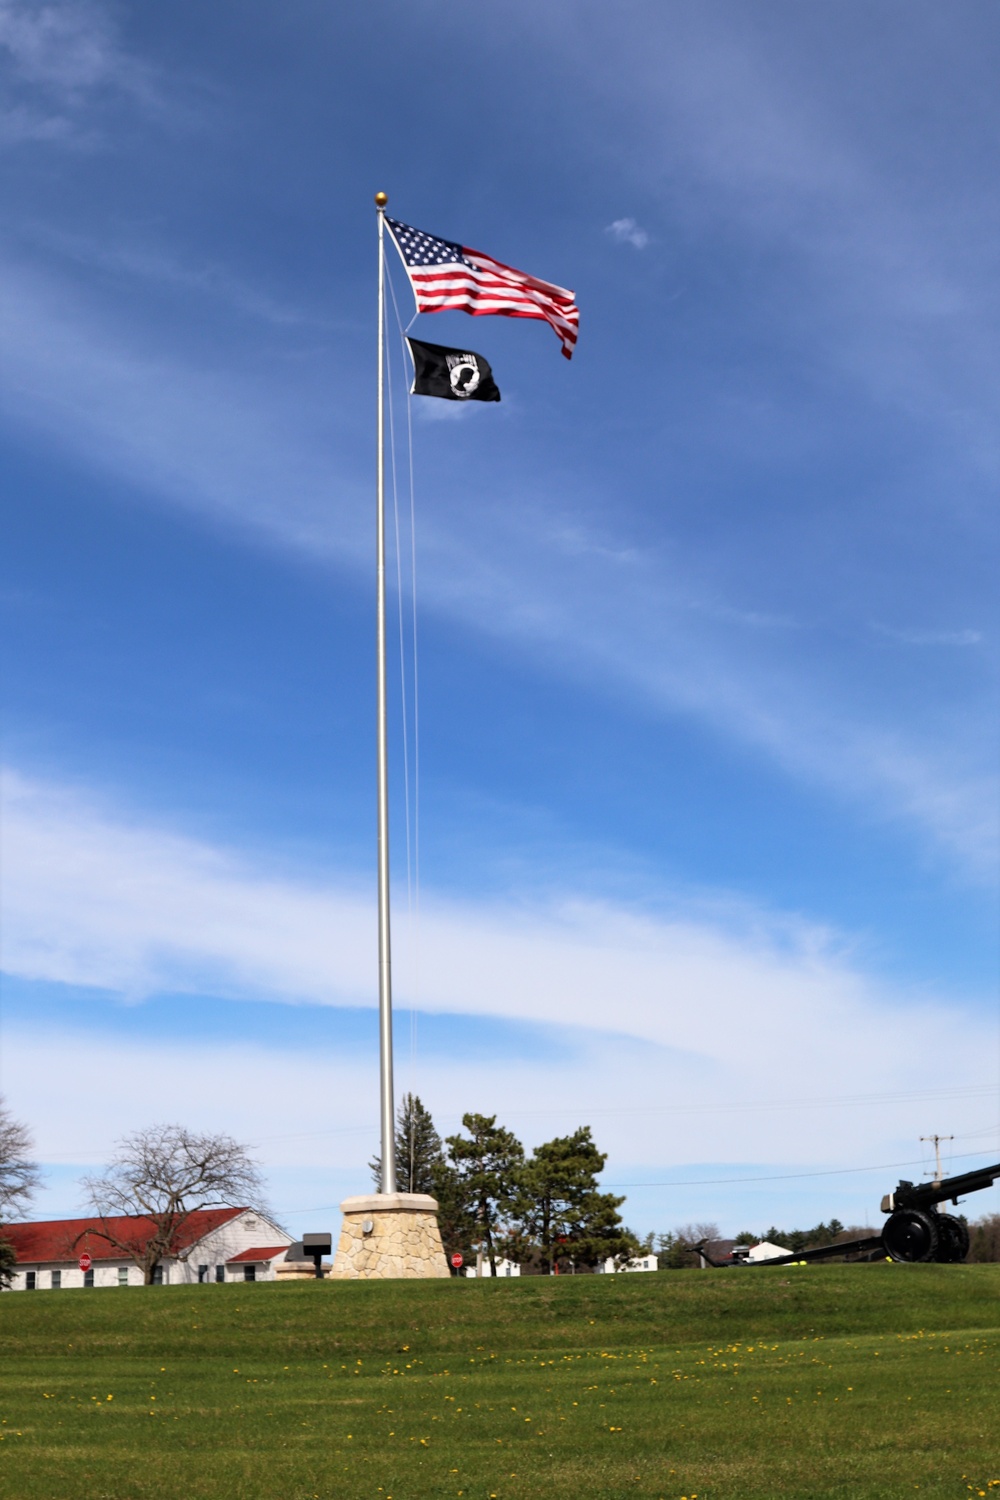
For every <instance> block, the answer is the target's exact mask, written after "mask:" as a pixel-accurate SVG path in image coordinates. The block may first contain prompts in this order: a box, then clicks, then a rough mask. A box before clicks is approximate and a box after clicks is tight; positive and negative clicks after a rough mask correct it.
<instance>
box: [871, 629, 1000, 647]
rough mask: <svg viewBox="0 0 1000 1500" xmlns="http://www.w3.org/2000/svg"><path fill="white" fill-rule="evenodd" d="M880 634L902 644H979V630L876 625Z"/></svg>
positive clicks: (980, 632) (981, 634) (981, 636)
mask: <svg viewBox="0 0 1000 1500" xmlns="http://www.w3.org/2000/svg"><path fill="white" fill-rule="evenodd" d="M874 628H875V629H876V630H877V631H879V633H880V634H881V635H887V636H889V638H890V639H891V640H894V641H898V642H899V643H900V645H903V646H979V645H982V642H983V632H982V631H981V630H922V629H920V628H919V627H917V626H899V625H876V626H875V627H874Z"/></svg>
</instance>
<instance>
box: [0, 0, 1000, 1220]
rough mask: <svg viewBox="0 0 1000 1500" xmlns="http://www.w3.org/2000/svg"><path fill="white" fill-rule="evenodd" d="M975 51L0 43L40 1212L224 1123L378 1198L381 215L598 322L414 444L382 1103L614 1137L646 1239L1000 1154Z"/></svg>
mask: <svg viewBox="0 0 1000 1500" xmlns="http://www.w3.org/2000/svg"><path fill="white" fill-rule="evenodd" d="M998 53H1000V21H998V18H997V14H996V10H995V7H994V6H993V5H992V4H989V3H987V0H968V3H966V4H964V5H963V6H961V7H960V8H958V9H955V8H951V9H948V10H943V9H942V8H941V7H940V6H938V5H936V4H932V3H921V0H907V3H906V4H903V3H901V0H900V3H889V0H879V3H877V4H874V5H872V4H870V3H869V4H865V5H861V4H853V3H849V0H844V3H842V4H840V5H838V6H837V7H827V8H819V7H803V6H800V5H795V4H791V3H782V0H761V3H759V4H757V5H755V6H753V7H747V6H745V5H743V4H740V3H738V0H728V3H717V0H700V3H698V4H693V3H686V0H685V3H680V0H668V3H662V0H660V3H656V4H652V3H650V4H643V3H626V4H623V5H619V6H616V7H615V8H614V10H613V11H609V10H608V9H607V7H602V6H598V5H592V4H587V3H569V0H567V3H562V4H560V3H552V4H549V5H547V6H546V7H544V8H539V7H536V6H528V5H522V4H520V3H510V4H508V5H506V6H505V7H503V9H502V11H501V12H500V13H497V12H496V11H493V12H491V13H489V14H486V13H485V12H483V11H482V10H481V9H480V8H478V7H475V6H467V7H455V6H453V5H445V4H443V3H438V0H417V3H413V0H409V3H407V4H402V3H400V4H392V3H383V0H375V3H372V4H369V5H367V6H364V7H354V8H348V7H336V8H331V7H329V6H326V5H321V4H318V3H304V0H290V3H285V4H283V5H281V6H280V7H279V6H277V5H273V4H272V5H266V4H254V3H248V0H241V3H240V4H239V5H237V4H234V3H225V0H223V3H219V4H216V5H214V6H212V7H210V8H209V10H208V11H206V8H205V7H204V6H196V5H194V4H190V3H184V0H179V3H176V4H174V5H172V6H170V7H169V9H163V8H156V7H149V6H139V5H134V4H117V5H105V4H102V3H98V0H94V3H74V0H67V3H62V0H52V3H47V4H45V5H40V4H31V3H27V0H0V69H2V74H3V77H2V85H3V91H2V99H3V103H2V107H0V170H2V172H3V201H4V204H5V207H6V214H5V222H4V227H3V229H2V231H0V298H2V317H3V345H2V348H3V352H2V356H0V401H2V406H0V445H2V475H3V488H2V536H3V546H2V549H0V652H2V662H0V667H2V683H0V692H2V746H0V749H2V759H3V763H4V766H5V772H4V778H5V779H4V783H3V788H4V789H3V805H2V840H3V848H2V901H3V909H2V928H3V948H2V954H0V963H2V969H3V989H2V994H0V1006H2V1013H0V1087H2V1089H3V1091H4V1092H5V1093H6V1095H7V1097H8V1099H9V1101H10V1103H11V1105H12V1106H13V1107H14V1108H15V1110H16V1111H17V1113H18V1114H19V1115H21V1116H22V1117H23V1118H25V1119H26V1120H28V1121H30V1123H31V1124H32V1127H33V1128H34V1130H35V1132H36V1135H37V1138H38V1144H39V1152H40V1155H41V1156H42V1157H43V1159H44V1161H45V1162H46V1164H47V1169H48V1174H49V1175H48V1178H47V1183H48V1186H47V1188H46V1191H45V1194H44V1195H43V1197H42V1198H41V1199H40V1200H39V1205H38V1208H39V1211H43V1212H46V1213H48V1212H51V1213H61V1212H70V1211H72V1210H74V1209H75V1208H76V1207H77V1206H78V1204H79V1201H80V1200H79V1192H78V1189H77V1186H76V1183H77V1178H78V1177H79V1175H80V1174H81V1173H82V1172H83V1171H85V1170H88V1169H90V1168H92V1167H93V1166H94V1165H97V1164H99V1163H100V1162H101V1161H103V1160H105V1159H106V1158H107V1155H108V1153H109V1151H110V1149H111V1146H112V1143H113V1141H114V1140H115V1138H116V1137H117V1136H119V1135H121V1134H122V1133H123V1132H124V1131H126V1130H128V1129H131V1128H135V1127H138V1126H140V1125H146V1124H150V1123H153V1122H154V1121H156V1120H159V1119H163V1120H170V1119H182V1120H184V1121H186V1122H189V1123H191V1124H193V1125H198V1126H204V1127H206V1128H224V1129H229V1130H230V1131H231V1132H232V1133H234V1134H236V1135H237V1136H239V1137H240V1138H241V1139H245V1140H247V1141H252V1142H253V1143H254V1144H255V1145H256V1146H257V1148H258V1149H259V1151H260V1154H261V1157H262V1159H263V1160H264V1162H265V1165H266V1169H267V1172H268V1176H269V1180H270V1184H271V1194H272V1199H273V1202H274V1205H275V1207H276V1209H277V1210H278V1211H279V1214H280V1215H281V1216H282V1217H283V1218H284V1219H285V1220H286V1221H287V1222H288V1224H289V1225H290V1226H291V1227H293V1228H296V1229H300V1230H301V1229H303V1228H308V1227H309V1224H310V1223H311V1222H312V1217H315V1215H316V1213H317V1212H318V1213H319V1214H320V1217H321V1218H322V1217H323V1215H324V1214H325V1215H326V1216H327V1218H328V1219H330V1220H331V1221H332V1222H335V1217H336V1215H335V1211H334V1210H333V1209H331V1208H330V1205H335V1204H336V1203H337V1202H338V1201H339V1198H340V1197H341V1196H343V1195H344V1194H345V1193H347V1192H350V1191H358V1190H361V1189H363V1188H364V1187H365V1186H366V1183H367V1172H366V1167H365V1163H366V1162H367V1160H368V1158H369V1156H370V1155H371V1154H372V1152H373V1150H374V1148H375V1144H376V1121H377V1097H376V1090H377V1056H376V1050H375V1049H376V1030H375V1020H374V1010H373V1006H374V1003H375V965H374V947H373V945H374V915H373V913H374V888H373V879H374V873H373V872H374V859H373V855H374V840H373V820H374V800H373V713H374V701H373V700H374V683H373V673H372V667H373V638H372V624H373V578H372V556H373V457H374V454H373V449H374V432H373V417H374V392H373V382H374V355H375V346H374V310H375V303H374V295H375V293H374V278H375V248H374V228H375V226H374V212H373V206H372V195H373V193H374V192H375V190H376V189H379V188H384V189H385V190H386V191H387V192H388V193H389V195H390V211H391V212H393V213H394V214H395V215H397V216H398V217H399V218H401V219H402V220H404V221H405V222H408V223H412V224H415V225H417V226H418V227H420V228H422V229H426V230H429V231H430V232H432V233H436V234H440V235H443V236H445V237H448V238H455V239H458V240H460V241H462V242H464V243H466V244H470V245H473V246H475V247H476V248H477V249H480V250H484V251H486V252H487V253H490V254H493V255H495V256H496V257H497V258H499V259H501V260H504V261H507V262H508V263H511V264H514V265H517V266H520V267H522V268H523V269H525V270H528V271H531V272H533V273H534V274H536V275H539V276H542V277H545V278H548V279H551V280H553V281H556V282H557V283H559V284H561V285H563V286H570V287H573V288H574V289H575V291H576V293H577V296H578V300H579V304H580V308H581V334H580V343H579V346H578V350H577V354H576V356H575V357H574V359H573V361H572V362H571V363H567V362H566V361H565V360H563V359H562V358H561V357H560V354H559V347H558V343H557V341H556V339H555V338H554V336H553V334H552V332H551V331H550V330H549V329H548V328H546V327H545V325H544V324H532V323H523V322H514V321H508V320H505V319H499V318H496V319H493V318H490V319H478V320H476V321H475V322H473V321H472V320H470V319H468V318H465V317H463V316H462V315H460V314H458V313H446V314H441V315H437V316H434V317H422V318H420V319H418V321H417V323H416V325H415V329H414V331H415V332H417V333H418V334H422V335H423V336H424V337H426V338H429V339H431V340H433V341H435V342H440V343H456V344H462V345H470V346H471V347H472V348H474V349H477V350H479V351H481V352H482V353H483V354H485V355H486V356H487V358H488V359H489V360H490V362H491V364H492V365H493V369H494V373H495V375H496V378H497V381H498V383H499V385H500V388H501V390H502V392H503V401H502V403H501V404H500V405H499V406H485V405H484V406H481V407H480V406H471V407H464V406H462V407H457V408H456V407H452V406H450V405H446V404H445V403H439V402H433V401H428V400H420V399H415V400H414V402H413V409H412V413H411V417H412V427H413V450H414V481H415V485H414V488H415V516H416V559H417V566H416V579H417V613H418V620H419V682H420V693H419V719H420V736H419V753H420V799H419V815H420V875H421V878H420V899H419V907H418V906H417V903H415V901H414V900H413V893H412V882H411V887H410V890H409V891H408V888H407V879H406V859H405V847H406V829H405V819H404V817H403V808H404V779H403V769H402V761H403V757H402V711H401V709H400V708H398V707H396V706H394V709H393V713H394V722H393V756H394V784H393V796H394V812H395V825H394V849H395V853H396V866H395V868H396V876H397V882H396V892H395V901H396V906H395V910H396V960H397V963H396V985H397V997H398V1004H399V1015H398V1022H397V1037H398V1048H397V1081H398V1083H399V1085H400V1087H401V1088H413V1089H415V1090H416V1091H417V1092H419V1093H420V1094H421V1095H422V1097H424V1099H425V1101H426V1102H427V1103H428V1104H429V1105H430V1106H431V1108H432V1110H433V1111H434V1113H435V1116H436V1118H437V1119H438V1120H439V1122H440V1123H441V1125H442V1126H443V1127H445V1128H447V1129H453V1128H454V1127H455V1126H456V1125H457V1121H458V1119H459V1117H460V1116H461V1114H462V1112H463V1111H464V1110H466V1109H482V1110H486V1111H488V1112H493V1111H496V1112H497V1113H498V1114H499V1115H500V1116H501V1117H502V1118H503V1119H504V1120H505V1121H506V1122H507V1123H509V1124H510V1125H511V1126H512V1127H513V1128H515V1129H516V1130H518V1131H519V1132H520V1133H521V1135H522V1136H523V1138H524V1139H525V1141H526V1142H527V1143H528V1144H529V1145H530V1144H533V1143H534V1142H536V1141H538V1140H540V1139H544V1138H546V1137H547V1136H548V1135H551V1134H554V1133H556V1132H557V1131H558V1132H562V1131H564V1130H570V1129H573V1128H575V1126H576V1125H578V1124H580V1123H582V1122H586V1123H590V1124H592V1125H593V1128H594V1131H595V1135H596V1137H597V1139H598V1142H599V1143H600V1144H601V1145H602V1147H603V1149H605V1150H607V1151H608V1153H609V1161H608V1168H607V1172H606V1176H607V1178H608V1181H609V1182H614V1183H621V1184H628V1185H629V1187H628V1189H627V1191H628V1204H627V1208H626V1216H627V1218H628V1221H629V1222H630V1223H632V1224H633V1225H634V1226H635V1227H636V1228H637V1229H640V1230H643V1231H645V1230H647V1229H666V1228H669V1227H671V1226H673V1225H675V1224H678V1223H683V1222H685V1221H688V1220H691V1219H698V1220H714V1221H716V1222H718V1223H719V1224H720V1226H722V1227H723V1228H726V1229H729V1230H733V1231H735V1230H736V1229H739V1228H741V1227H757V1228H762V1227H764V1226H766V1225H767V1224H768V1223H770V1222H772V1221H774V1220H778V1221H779V1222H781V1221H785V1222H790V1221H795V1222H799V1223H804V1222H807V1221H808V1222H814V1221H815V1220H816V1219H817V1218H819V1217H827V1216H829V1214H831V1213H837V1214H838V1215H839V1217H841V1218H842V1219H845V1220H852V1221H856V1222H864V1219H865V1215H866V1214H871V1213H872V1211H873V1210H874V1209H875V1208H876V1207H877V1201H878V1198H879V1197H880V1195H881V1193H882V1191H884V1189H885V1187H886V1186H887V1185H890V1182H889V1180H890V1179H892V1178H893V1170H890V1164H894V1163H897V1162H912V1163H914V1166H913V1167H912V1169H910V1168H907V1171H908V1172H910V1175H913V1173H919V1172H920V1170H921V1159H922V1155H923V1153H924V1152H925V1149H926V1148H925V1147H922V1146H921V1143H920V1139H919V1138H920V1136H921V1135H927V1134H930V1133H931V1132H933V1131H938V1132H940V1133H943V1134H949V1135H954V1136H955V1138H956V1139H955V1141H954V1143H953V1145H952V1146H951V1147H950V1148H949V1149H950V1150H951V1151H952V1152H953V1153H954V1154H955V1161H956V1166H958V1165H959V1164H960V1163H962V1164H964V1163H965V1162H972V1161H975V1160H981V1159H983V1157H984V1156H986V1157H989V1158H990V1159H995V1158H996V1157H997V1155H998V1153H1000V1123H998V1117H1000V1014H998V997H997V985H998V959H1000V932H998V910H1000V908H998V880H997V875H998V830H1000V803H998V782H997V765H998V749H1000V744H998V741H1000V713H998V694H997V628H998V620H997V605H996V587H995V578H996V566H997V525H996V495H997V477H998V467H1000V463H998V460H1000V452H998V443H997V432H998V430H1000V427H998V423H997V404H998V403H997V394H998V373H1000V372H998V366H997V354H996V351H997V348H998V337H997V335H998V332H1000V328H998V323H1000V317H998V291H997V287H998V285H1000V280H998V276H997V269H998V268H997V250H996V245H997V227H998V226H997V222H996V221H997V215H998V210H997V199H996V193H995V182H996V173H997V166H998V162H997V157H998V154H1000V152H998V139H1000V137H998V124H1000V106H998V104H997V101H996V89H995V79H996V73H997V65H998V62H1000V57H998ZM391 269H392V274H393V280H394V285H395V289H396V292H397V296H398V298H399V302H400V305H401V307H402V308H403V316H404V319H408V318H409V316H410V313H411V310H412V304H411V302H410V300H409V293H408V291H407V289H406V286H405V281H404V278H403V276H402V274H401V273H400V271H399V268H398V267H397V266H393V267H392V268H391ZM398 349H399V346H398V338H397V337H396V336H395V334H394V336H393V341H392V351H391V352H392V356H393V359H394V366H393V370H394V384H393V390H394V417H395V425H396V433H397V439H398V442H397V460H398V475H399V481H400V486H399V487H400V495H399V499H400V504H401V507H402V526H401V537H402V543H403V554H404V556H403V559H402V571H403V576H404V580H405V579H407V578H408V568H409V553H408V546H409V540H410V532H409V524H408V506H409V494H408V479H407V477H406V464H407V447H406V441H405V435H406V410H405V407H406V400H405V391H404V385H403V382H402V368H401V362H400V360H399V353H398ZM392 566H393V568H394V567H395V560H394V559H393V562H392ZM411 604H412V599H411V596H410V591H409V584H408V582H407V583H406V584H405V587H404V599H403V610H404V618H406V619H407V620H408V619H409V617H410V608H411ZM394 628H395V627H394ZM409 651H410V641H409V637H408V636H407V638H406V653H407V657H408V658H409ZM411 665H412V663H411ZM393 673H394V681H395V683H396V687H395V688H394V693H395V698H394V705H396V704H398V702H399V687H398V683H399V661H398V650H395V649H394V655H393ZM409 707H410V710H411V722H410V739H409V742H408V750H409V751H410V753H411V770H412V751H413V738H412V731H413V725H412V696H411V698H410V703H409ZM411 845H412V837H411ZM848 1169H849V1170H848ZM862 1169H863V1170H862ZM869 1169H871V1170H869ZM810 1173H812V1174H828V1175H814V1176H810V1175H806V1174H810ZM904 1175H906V1174H905V1173H904ZM768 1179H771V1180H768ZM641 1184H648V1186H641ZM659 1184H663V1185H662V1186H660V1185H659ZM633 1185H634V1186H633ZM996 1201H997V1195H996V1190H993V1192H992V1194H989V1195H983V1197H982V1198H981V1199H980V1200H979V1201H978V1202H977V1205H976V1206H977V1207H979V1206H980V1205H981V1206H983V1207H984V1208H989V1207H991V1206H993V1205H994V1204H995V1203H996ZM310 1216H312V1217H310ZM307 1220H308V1222H307ZM318 1227H322V1226H318Z"/></svg>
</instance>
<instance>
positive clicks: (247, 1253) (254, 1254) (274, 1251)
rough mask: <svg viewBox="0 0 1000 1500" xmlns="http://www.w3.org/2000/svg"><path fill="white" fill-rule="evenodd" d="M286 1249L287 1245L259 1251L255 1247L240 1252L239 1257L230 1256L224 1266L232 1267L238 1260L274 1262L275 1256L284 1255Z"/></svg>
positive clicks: (269, 1247)
mask: <svg viewBox="0 0 1000 1500" xmlns="http://www.w3.org/2000/svg"><path fill="white" fill-rule="evenodd" d="M287 1249H288V1246H287V1245H268V1246H266V1248H264V1249H259V1248H257V1247H256V1246H255V1247H254V1248H253V1249H251V1250H241V1251H240V1253H239V1255H231V1256H230V1257H229V1259H228V1260H227V1261H226V1265H227V1266H234V1265H235V1264H236V1262H237V1261H238V1260H250V1261H262V1260H274V1258H275V1256H278V1255H284V1253H285V1251H286V1250H287Z"/></svg>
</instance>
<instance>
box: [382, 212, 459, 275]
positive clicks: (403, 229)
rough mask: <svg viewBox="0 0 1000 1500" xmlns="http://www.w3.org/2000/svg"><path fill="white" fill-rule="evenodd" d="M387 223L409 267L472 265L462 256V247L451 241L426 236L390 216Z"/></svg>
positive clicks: (420, 230) (430, 235)
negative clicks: (458, 263)
mask: <svg viewBox="0 0 1000 1500" xmlns="http://www.w3.org/2000/svg"><path fill="white" fill-rule="evenodd" d="M385 222H386V223H387V224H388V226H389V228H390V229H391V230H392V233H393V235H394V236H395V240H396V243H397V245H398V246H399V250H400V254H401V255H402V257H403V260H404V261H405V262H406V264H407V265H408V266H414V267H419V266H449V265H454V264H455V262H456V261H458V262H460V264H462V265H466V266H467V265H470V264H471V262H470V261H467V260H466V258H465V256H464V255H463V254H462V247H461V245H456V244H453V243H452V241H451V240H439V239H438V238H437V236H436V235H433V234H425V233H424V231H423V230H422V229H411V227H410V225H409V224H401V223H400V222H399V220H398V219H390V218H389V215H388V214H386V216H385Z"/></svg>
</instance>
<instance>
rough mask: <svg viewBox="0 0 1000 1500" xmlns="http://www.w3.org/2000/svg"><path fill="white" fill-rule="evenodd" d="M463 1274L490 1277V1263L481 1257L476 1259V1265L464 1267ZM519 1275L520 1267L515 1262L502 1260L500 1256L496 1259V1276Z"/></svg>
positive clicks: (491, 1273)
mask: <svg viewBox="0 0 1000 1500" xmlns="http://www.w3.org/2000/svg"><path fill="white" fill-rule="evenodd" d="M465 1274H466V1276H492V1275H493V1272H492V1270H491V1269H490V1263H489V1261H488V1260H487V1258H486V1257H485V1256H484V1255H481V1256H479V1257H478V1258H477V1263H476V1264H475V1265H474V1266H466V1268H465ZM520 1274H521V1267H520V1266H519V1265H518V1264H517V1262H516V1261H513V1260H504V1259H503V1257H502V1256H499V1257H498V1258H497V1275H498V1276H520Z"/></svg>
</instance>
